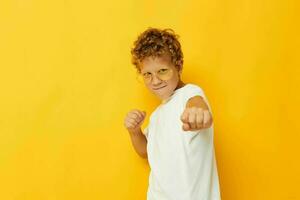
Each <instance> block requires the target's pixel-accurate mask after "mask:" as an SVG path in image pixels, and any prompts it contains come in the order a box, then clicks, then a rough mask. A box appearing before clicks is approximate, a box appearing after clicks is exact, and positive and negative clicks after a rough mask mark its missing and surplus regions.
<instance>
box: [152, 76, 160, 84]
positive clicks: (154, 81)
mask: <svg viewBox="0 0 300 200" xmlns="http://www.w3.org/2000/svg"><path fill="white" fill-rule="evenodd" d="M161 82H162V81H161V80H160V79H159V78H157V76H156V75H154V76H152V84H153V85H159V84H160V83H161Z"/></svg>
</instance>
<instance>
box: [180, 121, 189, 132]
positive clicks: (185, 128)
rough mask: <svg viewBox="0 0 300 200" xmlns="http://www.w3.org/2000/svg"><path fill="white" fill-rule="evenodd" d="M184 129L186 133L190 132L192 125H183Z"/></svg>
mask: <svg viewBox="0 0 300 200" xmlns="http://www.w3.org/2000/svg"><path fill="white" fill-rule="evenodd" d="M182 129H183V130H184V131H188V130H190V125H189V124H188V123H183V125H182Z"/></svg>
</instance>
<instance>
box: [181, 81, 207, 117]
mask: <svg viewBox="0 0 300 200" xmlns="http://www.w3.org/2000/svg"><path fill="white" fill-rule="evenodd" d="M194 96H201V97H202V98H203V99H204V101H205V103H206V104H207V106H208V108H209V111H210V112H211V113H212V111H211V107H210V105H209V102H208V100H207V98H206V96H205V93H204V91H203V90H202V88H201V87H199V86H197V85H194V84H193V85H191V87H188V88H187V90H185V92H184V94H183V103H184V106H185V105H186V104H187V102H188V100H189V99H190V98H192V97H194Z"/></svg>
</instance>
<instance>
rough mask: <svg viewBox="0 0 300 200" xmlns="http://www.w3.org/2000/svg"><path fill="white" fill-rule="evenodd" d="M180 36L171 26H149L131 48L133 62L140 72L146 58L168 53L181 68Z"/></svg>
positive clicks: (175, 64) (176, 65) (177, 66)
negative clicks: (164, 27) (160, 27)
mask: <svg viewBox="0 0 300 200" xmlns="http://www.w3.org/2000/svg"><path fill="white" fill-rule="evenodd" d="M178 38H179V36H178V35H177V34H175V32H174V31H173V30H172V29H170V28H168V29H158V28H151V27H150V28H148V29H147V30H145V31H144V32H142V33H141V34H140V35H139V36H138V38H137V40H136V41H135V42H134V47H133V48H132V49H131V55H132V64H133V65H135V67H136V69H137V70H138V72H141V69H140V66H139V64H140V63H141V62H142V61H143V59H144V58H146V57H150V56H152V57H158V56H162V55H166V54H168V55H170V56H171V62H172V63H173V64H174V66H175V67H176V68H177V69H178V70H181V69H182V66H183V53H182V50H181V45H180V43H179V41H178Z"/></svg>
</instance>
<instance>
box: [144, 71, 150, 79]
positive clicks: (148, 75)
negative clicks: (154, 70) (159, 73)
mask: <svg viewBox="0 0 300 200" xmlns="http://www.w3.org/2000/svg"><path fill="white" fill-rule="evenodd" d="M150 76H151V73H149V72H146V73H144V74H143V77H144V78H149V77H150Z"/></svg>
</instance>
